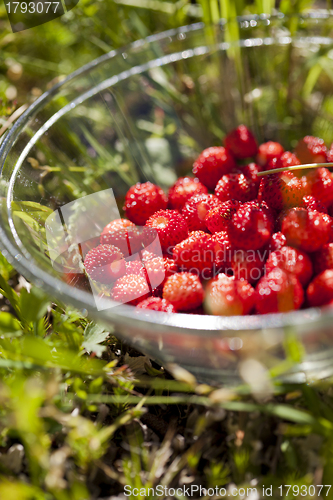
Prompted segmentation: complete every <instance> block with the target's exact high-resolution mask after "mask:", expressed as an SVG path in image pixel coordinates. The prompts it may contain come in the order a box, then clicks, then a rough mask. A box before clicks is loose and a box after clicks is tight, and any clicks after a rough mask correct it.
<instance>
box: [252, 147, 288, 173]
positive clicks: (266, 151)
mask: <svg viewBox="0 0 333 500" xmlns="http://www.w3.org/2000/svg"><path fill="white" fill-rule="evenodd" d="M283 153H284V149H283V147H282V146H281V144H279V143H278V142H273V141H268V142H265V143H263V144H260V146H259V148H258V153H257V156H256V161H257V162H258V163H259V165H261V166H262V167H267V165H268V163H269V162H270V161H271V160H273V158H280V156H281V155H282V154H283Z"/></svg>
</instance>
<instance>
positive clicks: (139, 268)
mask: <svg viewBox="0 0 333 500" xmlns="http://www.w3.org/2000/svg"><path fill="white" fill-rule="evenodd" d="M126 274H127V275H129V274H136V275H138V276H142V277H143V278H146V272H145V268H144V266H143V264H142V262H141V260H130V261H128V262H126Z"/></svg>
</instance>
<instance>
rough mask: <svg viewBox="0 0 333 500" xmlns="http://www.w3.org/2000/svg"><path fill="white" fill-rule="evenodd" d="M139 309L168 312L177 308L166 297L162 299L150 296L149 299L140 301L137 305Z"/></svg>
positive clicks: (173, 311)
mask: <svg viewBox="0 0 333 500" xmlns="http://www.w3.org/2000/svg"><path fill="white" fill-rule="evenodd" d="M136 307H137V309H145V310H148V311H159V312H167V313H175V312H176V309H175V308H174V306H173V305H172V304H171V302H169V301H168V300H166V299H161V298H160V297H149V298H148V299H145V300H143V301H142V302H139V304H138V305H137V306H136Z"/></svg>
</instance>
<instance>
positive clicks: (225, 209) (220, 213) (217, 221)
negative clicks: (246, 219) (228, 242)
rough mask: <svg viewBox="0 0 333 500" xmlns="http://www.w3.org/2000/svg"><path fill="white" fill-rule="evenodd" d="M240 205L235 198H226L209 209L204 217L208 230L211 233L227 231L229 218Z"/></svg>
mask: <svg viewBox="0 0 333 500" xmlns="http://www.w3.org/2000/svg"><path fill="white" fill-rule="evenodd" d="M240 205H241V204H240V202H239V201H237V200H228V201H225V202H223V203H222V202H221V203H220V204H219V205H218V206H217V207H215V208H212V209H211V210H209V212H208V213H207V215H206V218H205V223H206V226H207V228H208V229H209V231H210V232H211V233H218V232H220V231H227V230H228V228H229V225H230V222H231V218H232V216H233V214H234V213H236V211H237V209H238V208H239V207H240Z"/></svg>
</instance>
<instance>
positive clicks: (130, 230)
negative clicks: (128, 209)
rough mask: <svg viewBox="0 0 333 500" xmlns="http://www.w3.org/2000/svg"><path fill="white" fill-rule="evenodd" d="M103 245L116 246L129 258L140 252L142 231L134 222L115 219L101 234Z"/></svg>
mask: <svg viewBox="0 0 333 500" xmlns="http://www.w3.org/2000/svg"><path fill="white" fill-rule="evenodd" d="M100 241H101V244H102V245H114V246H116V247H118V248H119V249H120V251H121V252H122V253H123V254H124V255H126V256H128V255H133V254H135V253H136V252H138V251H139V250H140V248H141V247H142V246H141V243H142V242H141V236H140V231H139V229H138V228H137V227H136V225H135V224H133V222H131V221H130V220H127V219H115V220H113V221H111V222H109V224H107V225H106V226H105V228H104V229H103V231H102V234H101V239H100Z"/></svg>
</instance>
